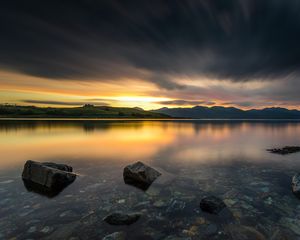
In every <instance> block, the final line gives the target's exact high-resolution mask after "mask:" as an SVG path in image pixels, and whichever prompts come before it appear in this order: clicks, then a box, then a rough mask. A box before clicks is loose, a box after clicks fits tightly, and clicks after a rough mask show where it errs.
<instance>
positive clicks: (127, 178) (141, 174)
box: [123, 162, 161, 190]
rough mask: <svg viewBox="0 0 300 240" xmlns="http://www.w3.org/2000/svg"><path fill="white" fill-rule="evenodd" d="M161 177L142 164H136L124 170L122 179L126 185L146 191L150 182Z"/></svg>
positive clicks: (158, 173)
mask: <svg viewBox="0 0 300 240" xmlns="http://www.w3.org/2000/svg"><path fill="white" fill-rule="evenodd" d="M160 175H161V173H160V172H158V171H156V170H155V169H153V168H151V167H149V166H147V165H146V164H144V163H142V162H136V163H134V164H131V165H128V166H126V167H125V168H124V171H123V178H124V182H125V183H126V184H130V185H133V186H136V187H138V188H140V189H143V190H147V189H148V188H149V187H150V185H151V184H152V182H154V181H155V179H156V178H158V177H159V176H160Z"/></svg>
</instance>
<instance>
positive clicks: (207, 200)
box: [200, 196, 226, 214]
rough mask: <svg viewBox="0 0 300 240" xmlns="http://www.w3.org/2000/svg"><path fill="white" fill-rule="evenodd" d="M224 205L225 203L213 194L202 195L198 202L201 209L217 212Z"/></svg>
mask: <svg viewBox="0 0 300 240" xmlns="http://www.w3.org/2000/svg"><path fill="white" fill-rule="evenodd" d="M225 207H226V205H225V203H224V202H223V201H222V200H221V199H220V198H217V197H215V196H209V197H204V198H203V199H202V200H201V202H200V208H201V209H202V211H205V212H209V213H212V214H218V213H219V212H220V211H221V210H223V209H224V208H225Z"/></svg>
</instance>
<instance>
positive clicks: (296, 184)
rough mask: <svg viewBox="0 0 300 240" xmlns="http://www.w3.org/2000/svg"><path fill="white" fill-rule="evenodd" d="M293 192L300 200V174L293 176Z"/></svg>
mask: <svg viewBox="0 0 300 240" xmlns="http://www.w3.org/2000/svg"><path fill="white" fill-rule="evenodd" d="M292 191H293V193H294V194H295V195H296V196H297V197H298V198H300V174H299V173H297V174H296V175H294V176H293V179H292Z"/></svg>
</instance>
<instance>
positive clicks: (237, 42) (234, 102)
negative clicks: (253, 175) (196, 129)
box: [0, 0, 300, 109]
mask: <svg viewBox="0 0 300 240" xmlns="http://www.w3.org/2000/svg"><path fill="white" fill-rule="evenodd" d="M299 67H300V1H298V0H160V1H159V0H157V1H142V0H126V1H124V0H122V1H121V0H120V1H117V0H44V1H41V0H26V1H24V0H5V1H1V3H0V103H10V104H20V105H36V106H53V107H72V106H80V105H83V104H87V103H89V104H94V105H109V106H122V107H136V106H137V107H142V108H144V109H155V108H161V107H192V106H195V105H202V106H225V107H230V106H234V107H238V108H242V109H250V108H265V107H285V108H290V109H300V94H299V93H300V84H299V80H298V79H299V76H300V68H299Z"/></svg>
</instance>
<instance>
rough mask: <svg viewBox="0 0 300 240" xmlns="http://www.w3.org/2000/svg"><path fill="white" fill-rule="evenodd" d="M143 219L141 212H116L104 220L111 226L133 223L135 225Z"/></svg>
mask: <svg viewBox="0 0 300 240" xmlns="http://www.w3.org/2000/svg"><path fill="white" fill-rule="evenodd" d="M140 217H141V213H139V212H133V213H121V212H115V213H112V214H110V215H108V216H106V217H105V218H103V220H104V221H105V222H107V223H108V224H111V225H130V224H132V223H135V222H136V221H137V220H139V218H140Z"/></svg>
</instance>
